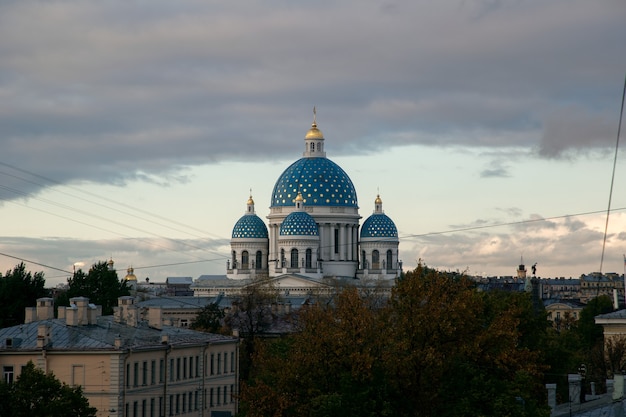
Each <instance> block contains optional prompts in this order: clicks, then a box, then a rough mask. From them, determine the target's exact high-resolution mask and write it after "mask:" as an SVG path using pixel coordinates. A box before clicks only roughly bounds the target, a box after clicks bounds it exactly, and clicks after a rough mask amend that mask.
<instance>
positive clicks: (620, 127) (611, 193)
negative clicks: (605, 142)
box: [600, 76, 626, 272]
mask: <svg viewBox="0 0 626 417" xmlns="http://www.w3.org/2000/svg"><path fill="white" fill-rule="evenodd" d="M624 98H626V76H624V89H623V90H622V107H621V109H620V112H619V123H618V125H617V140H616V141H615V155H614V156H613V172H612V174H611V187H610V189H609V204H608V207H607V209H606V223H605V225H604V239H603V240H602V255H601V256H600V272H602V263H603V262H604V248H605V247H606V235H607V231H608V229H609V214H610V213H611V199H612V198H613V183H614V182H615V167H616V166H617V151H618V149H619V136H620V131H621V130H622V116H623V115H624Z"/></svg>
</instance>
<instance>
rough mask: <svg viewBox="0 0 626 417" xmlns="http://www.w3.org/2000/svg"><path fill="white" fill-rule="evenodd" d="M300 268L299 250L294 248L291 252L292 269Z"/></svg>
mask: <svg viewBox="0 0 626 417" xmlns="http://www.w3.org/2000/svg"><path fill="white" fill-rule="evenodd" d="M297 267H298V249H296V248H293V249H292V250H291V268H297Z"/></svg>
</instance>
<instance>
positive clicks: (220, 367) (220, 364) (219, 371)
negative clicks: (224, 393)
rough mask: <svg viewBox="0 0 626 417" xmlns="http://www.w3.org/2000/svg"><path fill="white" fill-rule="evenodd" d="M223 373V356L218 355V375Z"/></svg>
mask: <svg viewBox="0 0 626 417" xmlns="http://www.w3.org/2000/svg"><path fill="white" fill-rule="evenodd" d="M221 373H222V354H221V353H218V354H217V374H218V375H219V374H221Z"/></svg>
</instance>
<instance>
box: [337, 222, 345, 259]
mask: <svg viewBox="0 0 626 417" xmlns="http://www.w3.org/2000/svg"><path fill="white" fill-rule="evenodd" d="M338 227H339V260H340V261H345V260H346V249H347V245H346V226H345V225H342V224H339V225H338Z"/></svg>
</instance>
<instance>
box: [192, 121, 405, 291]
mask: <svg viewBox="0 0 626 417" xmlns="http://www.w3.org/2000/svg"><path fill="white" fill-rule="evenodd" d="M382 204H383V202H382V199H381V198H380V195H378V196H376V198H375V199H374V210H373V212H372V214H371V215H370V216H368V217H367V219H365V221H364V222H363V224H361V219H362V217H361V215H360V213H359V205H358V199H357V193H356V189H355V187H354V184H353V183H352V180H351V179H350V177H349V176H348V174H347V173H346V172H345V171H344V170H343V169H342V168H341V167H340V166H339V165H337V164H336V163H335V162H333V161H332V160H330V159H328V158H327V157H326V151H325V139H324V135H323V134H322V132H321V130H319V129H318V127H317V122H316V120H315V117H314V119H313V124H312V126H311V128H310V129H309V131H308V132H307V133H306V135H305V137H304V152H303V154H302V157H301V158H300V159H298V160H296V161H295V162H294V163H292V164H291V165H290V166H289V167H287V168H286V169H285V170H284V171H283V173H282V174H281V175H280V176H279V177H278V179H277V180H276V182H275V184H274V187H273V189H272V195H271V205H270V208H269V214H268V215H267V220H268V222H267V224H266V223H265V222H264V221H263V220H262V219H261V218H260V217H259V216H258V215H257V213H256V210H255V206H254V200H253V198H252V196H250V197H249V199H248V201H247V204H246V211H245V213H244V215H243V216H242V217H241V218H239V219H238V220H237V222H236V223H235V225H234V227H233V231H232V237H231V242H230V246H231V254H230V259H229V260H228V262H227V265H226V275H225V276H224V277H223V279H216V278H215V277H212V278H211V279H210V280H208V279H206V280H204V279H199V280H197V281H196V282H195V283H194V285H193V286H192V289H193V290H194V294H195V295H203V296H211V295H215V294H216V292H217V293H223V294H227V293H229V292H237V291H238V289H239V287H241V286H242V285H245V283H246V282H249V281H250V280H254V279H255V278H258V277H264V278H271V279H274V280H275V281H276V283H277V285H278V286H279V287H280V281H284V280H289V281H290V284H288V286H290V288H291V289H292V290H293V291H300V290H303V291H304V290H306V289H307V288H309V289H313V290H315V289H317V290H323V289H324V287H325V286H326V284H325V279H327V278H332V279H335V280H337V279H339V280H342V279H343V280H345V279H347V280H354V279H365V280H373V281H375V280H378V281H390V282H393V280H394V279H395V278H396V277H398V276H399V275H400V273H401V270H402V263H401V261H400V260H399V253H398V247H399V239H398V231H397V228H396V225H395V223H394V222H393V220H392V219H391V218H390V217H389V216H387V215H386V214H385V213H384V211H383V205H382ZM227 281H231V282H232V281H241V282H240V283H230V284H229V283H228V282H227ZM293 284H295V286H294V285H293ZM208 286H211V287H212V289H209V288H208Z"/></svg>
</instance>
